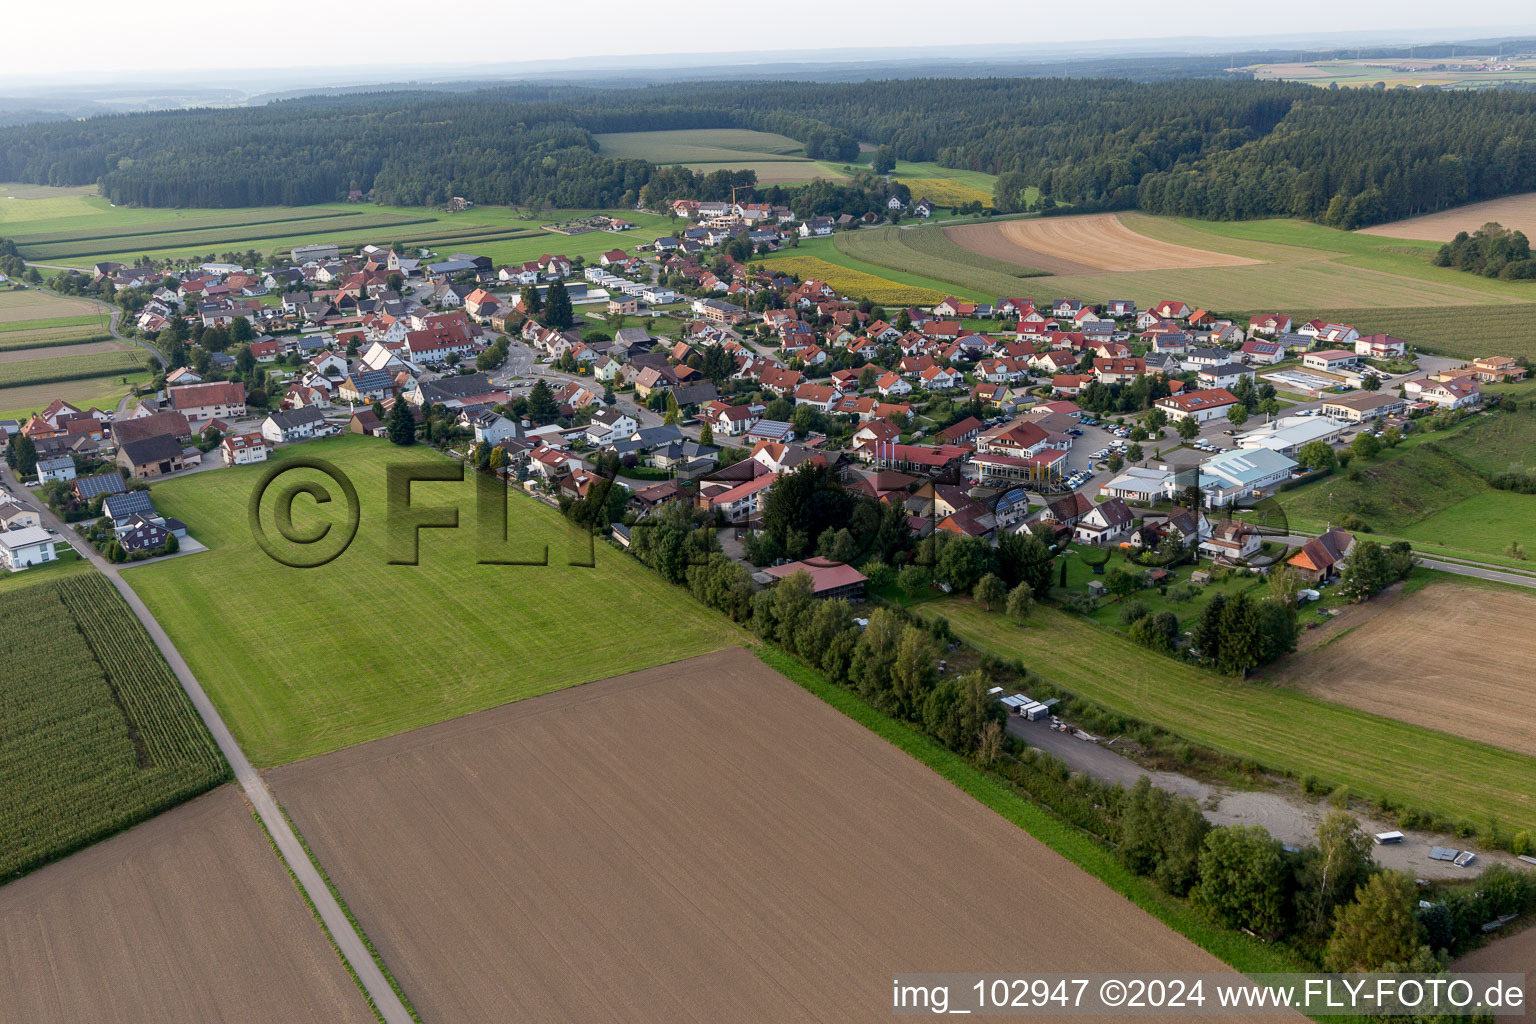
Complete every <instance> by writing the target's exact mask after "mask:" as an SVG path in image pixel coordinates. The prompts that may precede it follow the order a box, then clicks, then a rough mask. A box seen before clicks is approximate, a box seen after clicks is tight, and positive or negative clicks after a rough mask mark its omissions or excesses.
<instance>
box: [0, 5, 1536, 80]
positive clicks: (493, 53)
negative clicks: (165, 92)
mask: <svg viewBox="0 0 1536 1024" xmlns="http://www.w3.org/2000/svg"><path fill="white" fill-rule="evenodd" d="M5 6H7V7H8V8H10V9H9V10H6V11H5V13H4V16H3V19H0V77H5V78H12V79H14V78H17V77H23V78H30V77H33V76H39V77H43V78H47V79H49V80H51V81H54V82H57V80H58V79H57V77H56V76H58V75H60V74H66V75H67V74H75V73H82V74H83V75H89V76H90V77H92V78H99V76H100V75H101V74H102V73H103V72H105V73H111V72H122V71H134V72H155V71H168V72H170V71H185V70H192V69H202V68H207V69H221V68H222V69H237V68H308V69H311V70H313V71H318V70H321V69H325V68H357V67H361V66H371V67H372V68H373V69H375V70H376V71H377V72H378V73H379V75H378V77H377V78H372V80H383V79H385V78H396V79H398V78H400V77H403V76H404V75H405V73H406V72H407V71H408V69H409V68H410V67H412V66H420V65H439V66H440V65H442V64H444V63H449V62H458V61H463V62H464V63H465V64H469V65H473V64H488V63H496V62H513V61H526V60H538V59H540V58H551V57H575V56H582V55H586V54H591V55H594V56H603V55H617V54H647V53H676V52H689V51H692V50H694V49H695V46H697V48H698V50H699V51H700V52H701V53H716V54H718V53H723V52H731V51H745V50H753V49H773V50H781V49H792V48H800V47H804V48H805V52H806V55H807V56H808V57H809V56H810V51H813V50H816V49H826V48H831V47H854V46H859V47H865V46H923V45H944V44H955V43H968V42H969V43H982V42H986V43H996V44H998V45H999V46H1000V47H1002V46H1019V45H1031V44H1034V45H1036V46H1040V45H1043V46H1044V47H1045V48H1046V49H1047V50H1048V49H1050V48H1051V47H1052V46H1053V41H1058V42H1060V43H1067V42H1073V41H1076V42H1084V43H1093V42H1099V41H1102V40H1106V39H1118V40H1122V41H1127V42H1130V41H1134V40H1138V39H1144V40H1152V39H1166V38H1170V37H1188V36H1215V37H1224V36H1227V37H1243V36H1248V35H1254V36H1257V35H1275V34H1287V35H1293V34H1300V33H1347V32H1360V31H1373V32H1393V31H1404V32H1418V31H1422V30H1424V29H1441V28H1443V29H1445V30H1446V31H1447V38H1457V37H1459V38H1469V37H1471V36H1473V35H1478V34H1481V33H1480V31H1479V30H1481V29H1484V28H1488V29H1495V30H1498V31H1501V32H1502V31H1514V30H1522V29H1525V30H1529V29H1531V28H1533V27H1536V6H1533V4H1532V0H1463V2H1460V3H1454V4H1447V3H1444V2H1443V0H1288V2H1286V3H1279V4H1268V3H1255V2H1243V0H1237V2H1234V0H1215V2H1213V0H1157V2H1152V3H1149V2H1146V0H1086V2H1080V3H1069V4H1064V3H1036V2H1032V0H1023V2H1016V0H1015V2H1010V0H948V2H946V3H944V4H941V5H938V6H935V5H934V4H932V3H928V2H926V0H891V2H887V3H882V4H870V3H868V2H867V0H774V2H772V3H768V4H762V5H755V4H749V5H744V6H743V5H736V4H710V3H698V2H695V0H688V2H684V0H647V2H644V3H639V4H636V3H623V4H620V3H615V2H611V0H598V2H596V3H590V2H589V3H585V4H580V3H566V4H521V3H519V4H498V3H495V2H494V0H493V2H492V3H489V4H474V5H470V6H452V5H449V6H443V5H433V4H423V3H420V2H419V0H412V2H406V0H374V2H373V3H370V4H366V5H364V6H363V7H360V8H352V9H349V8H345V7H340V8H338V7H334V6H333V7H326V6H324V5H316V4H314V3H312V2H306V3H302V4H300V3H293V2H290V0H276V2H268V3H262V4H257V5H255V6H247V7H239V6H234V7H231V6H221V5H218V4H209V3H206V2H199V3H192V2H190V0H160V2H158V3H154V4H150V5H147V6H146V5H133V4H129V5H124V4H123V3H122V2H121V0H74V2H72V3H67V4H65V3H59V4H49V3H16V4H7V5H5ZM781 26H782V27H781ZM728 29H729V30H731V31H726V30H728ZM967 29H971V30H974V35H973V36H972V38H969V39H968V38H966V30H967ZM754 30H756V31H754ZM695 40H697V43H695V42H694V41H695ZM1003 55H1005V54H999V56H1003ZM812 59H814V58H812ZM215 82H216V79H209V80H205V83H204V84H209V85H212V84H215Z"/></svg>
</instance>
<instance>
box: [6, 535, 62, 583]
mask: <svg viewBox="0 0 1536 1024" xmlns="http://www.w3.org/2000/svg"><path fill="white" fill-rule="evenodd" d="M54 540H55V537H54V535H53V533H52V532H51V531H49V530H45V529H43V528H42V527H41V526H24V527H22V528H21V529H19V530H3V531H0V564H3V565H4V566H5V568H6V569H8V570H10V571H11V572H20V571H21V570H23V569H25V568H27V567H28V566H32V565H41V564H42V563H43V562H51V561H53V560H54V553H53V542H54Z"/></svg>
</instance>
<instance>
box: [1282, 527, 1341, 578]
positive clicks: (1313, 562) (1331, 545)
mask: <svg viewBox="0 0 1536 1024" xmlns="http://www.w3.org/2000/svg"><path fill="white" fill-rule="evenodd" d="M1354 546H1355V537H1354V535H1353V534H1350V533H1345V532H1344V531H1343V530H1341V529H1339V528H1338V527H1337V526H1335V527H1332V528H1330V529H1329V530H1328V531H1327V532H1326V533H1324V534H1323V535H1322V536H1320V537H1313V538H1312V539H1311V540H1309V541H1307V542H1306V543H1305V544H1303V545H1302V546H1301V548H1300V549H1299V550H1298V551H1297V552H1296V553H1295V554H1293V555H1292V556H1291V557H1290V558H1287V559H1286V560H1285V564H1286V565H1288V566H1290V567H1291V568H1292V569H1293V570H1295V571H1296V572H1297V573H1298V574H1299V575H1300V576H1301V578H1302V579H1304V580H1306V581H1307V582H1308V583H1314V584H1315V583H1326V582H1327V581H1329V580H1331V579H1334V578H1335V577H1337V576H1338V575H1339V572H1340V570H1341V569H1342V568H1343V565H1344V560H1345V559H1346V558H1348V557H1349V553H1350V551H1351V550H1353V548H1354Z"/></svg>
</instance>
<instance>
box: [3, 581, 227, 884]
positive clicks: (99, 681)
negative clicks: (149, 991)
mask: <svg viewBox="0 0 1536 1024" xmlns="http://www.w3.org/2000/svg"><path fill="white" fill-rule="evenodd" d="M0 622H3V623H4V624H5V625H4V627H3V631H4V633H5V634H6V635H7V640H6V649H7V660H6V672H7V675H8V676H11V677H12V678H11V681H8V682H7V684H6V694H5V697H6V714H5V715H4V716H0V747H3V748H4V749H5V750H7V751H9V752H10V753H9V755H8V756H7V757H6V758H4V759H0V783H3V784H0V824H3V827H0V879H6V878H10V877H13V876H14V875H15V874H17V873H19V872H24V871H27V870H29V869H31V868H34V867H37V866H38V865H40V864H42V863H45V862H47V861H50V860H54V859H57V858H58V857H60V856H63V855H64V854H67V853H69V852H71V851H73V850H75V849H78V848H79V847H81V846H83V845H86V844H88V843H91V842H94V841H96V840H98V839H100V838H102V837H104V836H107V835H110V834H112V833H113V832H117V831H120V830H122V829H124V828H127V827H129V826H130V825H133V824H135V823H136V822H139V821H142V820H143V819H145V818H147V817H150V816H152V815H154V814H156V813H158V812H159V811H162V810H164V809H166V808H167V807H170V806H173V805H175V804H177V803H180V802H182V801H183V800H186V799H188V798H189V797H192V796H195V795H197V794H199V793H201V792H203V791H205V790H207V789H209V788H211V787H212V786H214V785H217V784H218V783H219V782H221V781H223V780H224V779H225V778H227V777H228V769H227V768H226V766H225V763H224V760H223V759H222V758H221V757H220V756H219V753H218V751H217V749H216V748H215V747H214V744H213V741H212V738H211V737H210V736H209V735H208V732H207V730H205V729H204V728H203V726H202V723H201V722H199V721H198V719H197V716H196V714H195V713H194V711H193V709H192V706H191V704H190V702H189V701H188V700H187V696H186V694H185V693H183V692H182V690H181V687H180V686H179V685H177V681H176V678H175V676H174V675H172V673H171V671H170V669H169V667H168V666H167V665H166V663H165V659H164V658H163V657H161V655H160V652H159V651H157V650H156V649H155V647H154V645H153V643H151V641H150V638H149V636H148V634H147V633H145V631H144V628H143V627H142V626H141V625H140V624H139V622H138V621H137V620H136V619H134V618H133V616H132V614H131V613H130V612H129V609H128V606H127V605H126V604H125V603H124V602H123V600H122V598H121V597H119V596H118V595H117V593H116V592H115V591H113V590H112V588H111V586H110V585H109V584H108V583H107V582H106V580H105V579H103V578H102V577H101V576H99V575H96V574H95V573H76V574H70V575H67V576H63V577H53V578H46V577H45V578H44V579H43V580H40V581H39V582H38V583H36V584H34V585H32V586H29V587H21V588H17V589H12V590H7V591H4V592H0ZM45 679H46V680H47V682H46V683H44V680H45Z"/></svg>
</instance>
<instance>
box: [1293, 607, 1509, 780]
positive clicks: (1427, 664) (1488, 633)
mask: <svg viewBox="0 0 1536 1024" xmlns="http://www.w3.org/2000/svg"><path fill="white" fill-rule="evenodd" d="M1533 618H1536V597H1527V596H1526V595H1524V594H1519V593H1515V592H1513V591H1502V590H1482V589H1472V588H1469V587H1461V586H1456V585H1454V584H1449V583H1436V584H1431V585H1430V586H1428V587H1425V588H1424V589H1423V590H1420V591H1417V592H1415V593H1412V594H1409V595H1408V596H1406V597H1404V598H1402V599H1401V600H1400V601H1398V602H1397V604H1396V606H1395V607H1393V608H1392V609H1391V611H1390V612H1389V613H1388V614H1383V615H1377V616H1374V617H1372V618H1371V619H1369V620H1368V621H1366V622H1363V623H1361V624H1360V625H1359V626H1357V627H1356V628H1354V629H1351V630H1349V631H1348V632H1345V633H1342V634H1340V636H1339V638H1338V639H1336V640H1334V641H1333V642H1332V643H1329V644H1325V645H1323V646H1322V647H1319V648H1318V649H1317V650H1314V651H1310V652H1308V653H1306V654H1304V655H1297V656H1295V657H1293V658H1291V659H1290V660H1289V661H1288V662H1287V663H1286V664H1285V665H1284V666H1282V667H1281V668H1280V669H1279V671H1278V672H1277V673H1276V681H1278V682H1282V683H1286V684H1288V685H1291V686H1295V687H1296V688H1298V689H1301V690H1304V691H1306V692H1307V693H1310V694H1313V695H1315V696H1318V697H1322V698H1324V699H1326V700H1331V701H1336V702H1337V703H1340V704H1348V705H1349V706H1350V707H1355V708H1359V709H1360V710H1362V711H1369V712H1373V713H1375V714H1378V715H1385V716H1387V717H1389V718H1396V719H1399V720H1401V721H1404V722H1411V723H1413V724H1415V725H1422V726H1424V727H1425V728H1428V729H1437V730H1439V731H1441V732H1448V733H1451V734H1453V735H1456V736H1465V737H1466V738H1468V739H1472V740H1479V741H1481V742H1483V743H1491V744H1493V745H1494V746H1498V747H1503V748H1504V749H1506V750H1513V751H1515V752H1516V753H1520V754H1536V687H1532V686H1531V685H1530V672H1529V666H1530V664H1531V661H1532V659H1533V658H1536V632H1533V631H1532V629H1531V625H1530V624H1531V622H1532V619H1533Z"/></svg>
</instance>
